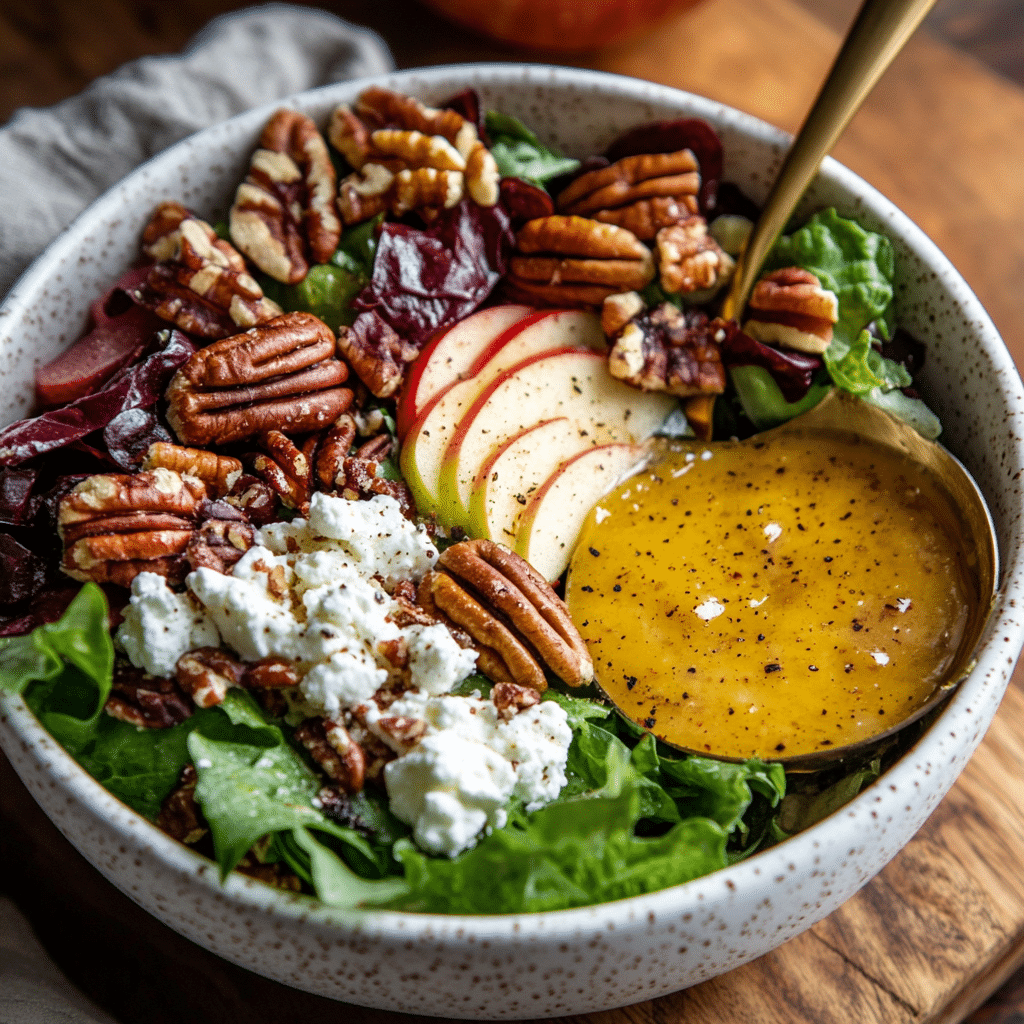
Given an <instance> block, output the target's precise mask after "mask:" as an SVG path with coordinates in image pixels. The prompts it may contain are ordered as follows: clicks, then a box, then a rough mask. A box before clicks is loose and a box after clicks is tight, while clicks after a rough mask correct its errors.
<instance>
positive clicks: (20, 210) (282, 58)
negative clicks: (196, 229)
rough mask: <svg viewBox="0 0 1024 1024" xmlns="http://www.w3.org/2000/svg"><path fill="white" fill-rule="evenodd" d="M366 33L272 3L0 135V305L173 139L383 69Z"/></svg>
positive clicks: (34, 113)
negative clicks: (71, 228)
mask: <svg viewBox="0 0 1024 1024" xmlns="http://www.w3.org/2000/svg"><path fill="white" fill-rule="evenodd" d="M393 67H394V64H393V62H392V60H391V55H390V53H389V52H388V49H387V47H386V46H385V44H384V43H383V42H382V41H381V40H380V38H379V37H377V36H376V35H374V34H373V33H372V32H370V31H368V30H366V29H362V28H357V27H356V26H354V25H350V24H348V23H347V22H344V21H341V20H340V19H339V18H336V17H335V16H334V15H332V14H328V13H326V12H325V11H315V10H309V9H305V8H298V7H291V6H288V5H285V4H270V5H268V6H266V7H259V8H255V9H252V10H248V11H244V12H242V13H240V14H229V15H226V16H224V17H222V18H218V19H217V20H216V21H213V22H211V23H210V25H208V26H207V27H206V29H204V30H203V31H202V32H200V33H199V35H197V36H196V37H195V39H193V40H192V42H191V43H190V44H189V46H188V47H187V48H186V49H185V51H184V52H183V53H182V54H180V55H175V56H171V57H145V58H142V59H141V60H136V61H133V62H132V63H130V64H126V65H125V66H124V67H122V68H119V69H118V70H117V71H115V72H114V73H113V74H110V75H108V76H106V77H105V78H101V79H99V80H98V81H96V82H94V83H93V84H92V85H91V86H90V87H89V88H88V89H86V90H85V91H84V92H82V93H80V94H79V95H77V96H73V97H72V98H71V99H68V100H64V101H63V102H62V103H58V104H57V105H56V106H53V107H49V108H47V109H43V110H34V109H24V110H20V111H18V112H17V113H16V114H15V115H14V117H13V118H12V119H11V121H10V122H9V123H8V124H7V125H6V126H5V127H4V128H0V196H3V199H4V206H3V209H4V213H3V216H2V219H0V297H2V296H4V295H6V294H7V292H8V291H9V290H10V288H11V285H13V284H14V282H15V281H16V280H17V278H18V277H19V276H20V275H21V273H22V271H23V270H24V269H25V268H26V267H27V266H28V265H29V263H31V262H32V260H33V259H34V258H35V257H36V256H37V255H38V254H39V253H40V252H41V251H42V249H43V248H44V247H45V246H46V244H47V243H48V242H49V241H50V240H51V239H52V238H54V237H55V236H56V235H58V234H59V233H60V232H61V231H63V230H64V228H66V227H67V226H68V224H70V223H71V221H72V220H74V218H75V217H76V216H77V215H78V214H79V213H80V212H81V211H82V210H83V209H84V208H85V207H86V206H87V205H88V204H89V203H91V202H92V200H94V199H95V198H97V196H99V195H101V194H102V193H103V192H105V191H106V190H107V189H108V188H109V187H110V186H111V185H113V184H114V183H115V182H116V181H119V180H120V179H121V178H123V177H124V176H125V175H126V174H127V173H128V172H129V171H131V170H132V169H133V168H135V167H137V166H138V165H139V164H141V163H142V162H143V161H145V160H148V159H149V157H151V156H153V155H154V154H155V153H159V152H160V151H161V150H163V149H166V148H167V147H168V146H169V145H171V143H174V142H177V141H178V140H179V139H183V138H184V137H185V136H186V135H191V134H192V133H193V132H195V131H198V130H199V129H200V128H205V127H206V126H207V125H210V124H214V123H216V122H218V121H223V120H224V119H225V118H228V117H231V116H232V115H233V114H237V113H240V112H241V111H243V110H248V109H250V108H251V107H255V106H259V105H260V104H261V103H270V102H272V101H273V100H278V99H281V98H283V97H285V96H288V95H291V94H292V93H295V92H301V91H302V90H303V89H310V88H312V87H313V86H317V85H327V84H328V83H330V82H340V81H343V80H345V79H349V78H359V77H361V76H363V75H376V74H381V73H383V72H387V71H390V70H392V69H393Z"/></svg>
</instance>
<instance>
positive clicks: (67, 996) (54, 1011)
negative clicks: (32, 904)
mask: <svg viewBox="0 0 1024 1024" xmlns="http://www.w3.org/2000/svg"><path fill="white" fill-rule="evenodd" d="M0 1021H3V1022H4V1024H116V1022H115V1021H114V1018H113V1017H108V1016H107V1014H105V1013H104V1012H103V1011H102V1010H101V1009H99V1008H98V1007H97V1006H96V1005H95V1004H94V1003H91V1002H90V1001H89V1000H88V999H86V998H85V996H83V995H82V994H81V993H80V992H79V991H78V990H77V989H76V988H74V986H73V985H72V984H71V983H70V982H69V981H68V980H67V978H65V977H64V975H63V974H61V973H60V971H58V970H57V968H56V967H55V966H54V965H53V964H52V963H51V962H50V959H49V957H48V956H47V955H46V951H45V950H44V949H43V947H42V946H40V945H39V942H38V940H37V939H36V937H35V936H34V935H33V934H32V930H31V928H29V924H28V921H26V920H25V918H24V917H22V915H21V914H20V913H19V912H18V909H17V908H16V907H15V906H14V904H13V903H12V902H11V901H10V900H8V899H5V898H4V897H2V896H0Z"/></svg>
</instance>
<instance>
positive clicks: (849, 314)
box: [765, 208, 896, 386]
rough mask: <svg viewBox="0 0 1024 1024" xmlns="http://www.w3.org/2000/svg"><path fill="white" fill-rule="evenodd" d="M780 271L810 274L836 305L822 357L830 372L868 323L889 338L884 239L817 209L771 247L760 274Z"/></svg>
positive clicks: (890, 273)
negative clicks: (836, 314)
mask: <svg viewBox="0 0 1024 1024" xmlns="http://www.w3.org/2000/svg"><path fill="white" fill-rule="evenodd" d="M781 267H802V268H803V269H804V270H809V271H810V272H811V273H812V274H814V275H815V276H816V277H817V278H818V280H819V281H820V282H821V286H822V287H823V288H826V289H827V290H828V291H830V292H834V293H835V296H836V298H837V299H838V300H839V322H838V323H837V324H836V325H835V329H834V331H833V337H832V344H831V345H830V346H829V348H828V350H827V351H826V353H825V363H826V365H827V366H828V369H829V372H830V373H833V369H834V367H835V366H837V365H838V364H839V363H840V362H841V361H842V359H843V358H844V357H845V356H846V355H847V353H848V352H849V349H850V347H851V346H852V345H853V343H854V341H855V340H856V338H857V337H858V335H859V334H860V333H861V331H863V330H864V329H865V328H866V327H867V326H868V324H870V323H872V322H873V323H875V324H877V326H878V329H879V330H880V332H881V333H882V336H883V337H885V338H891V337H892V332H893V330H894V329H895V323H894V321H893V301H892V300H893V281H894V279H895V276H896V257H895V254H894V253H893V248H892V243H891V242H890V241H889V239H888V238H886V237H885V236H884V235H880V234H877V233H876V232H874V231H867V230H865V229H864V228H862V227H861V226H860V225H859V224H858V223H857V222H856V221H853V220H848V219H847V218H845V217H840V216H839V214H838V213H836V211H835V210H834V209H831V208H830V209H827V210H822V211H821V212H820V213H816V214H815V215H814V216H813V217H811V219H810V220H809V221H808V222H807V223H806V224H805V225H804V226H803V227H802V228H800V229H799V230H797V231H794V232H793V234H791V235H786V236H783V237H782V238H780V239H779V240H778V241H777V242H776V243H775V246H774V247H773V248H772V251H771V252H770V253H769V254H768V258H767V260H766V262H765V269H766V270H778V269H779V268H781ZM833 379H835V375H834V373H833ZM836 383H837V384H840V386H842V384H841V383H840V381H838V380H836Z"/></svg>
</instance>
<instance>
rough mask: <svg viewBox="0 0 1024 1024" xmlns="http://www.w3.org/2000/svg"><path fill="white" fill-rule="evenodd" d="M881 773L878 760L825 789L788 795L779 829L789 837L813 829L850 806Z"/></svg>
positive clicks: (780, 817) (812, 789) (782, 809)
mask: <svg viewBox="0 0 1024 1024" xmlns="http://www.w3.org/2000/svg"><path fill="white" fill-rule="evenodd" d="M881 772H882V762H881V761H880V760H877V759H876V760H874V761H872V762H871V763H870V764H866V765H864V767H862V768H858V769H857V770H856V771H853V772H850V773H849V774H848V775H844V776H843V777H842V778H840V779H838V780H837V781H836V782H834V783H832V785H830V786H827V787H826V788H824V789H821V790H818V789H814V788H810V789H807V790H804V791H796V792H793V793H787V794H786V797H785V799H784V800H783V802H782V808H781V811H780V813H779V828H780V829H782V830H783V831H784V833H786V834H789V835H792V834H793V833H795V832H802V831H803V830H804V829H805V828H810V827H811V825H814V824H816V823H817V822H819V821H821V820H822V819H823V818H827V817H828V816H829V815H830V814H832V813H834V812H835V811H837V810H839V808H840V807H842V806H843V805H844V804H847V803H849V802H850V801H851V800H852V799H853V798H854V797H855V796H856V795H857V794H858V793H859V792H860V791H861V790H862V789H863V788H864V787H865V786H866V785H868V784H869V783H871V782H874V781H875V779H877V778H878V776H879V775H880V774H881Z"/></svg>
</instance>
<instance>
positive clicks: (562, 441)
mask: <svg viewBox="0 0 1024 1024" xmlns="http://www.w3.org/2000/svg"><path fill="white" fill-rule="evenodd" d="M596 443H597V442H596V441H595V440H594V438H593V437H591V436H590V435H589V434H588V433H586V432H585V431H584V430H583V429H581V427H580V426H579V425H578V424H577V423H574V422H573V421H572V420H569V419H566V418H565V417H564V416H563V417H560V418H559V419H554V420H544V421H543V422H541V423H537V424H536V425H534V426H532V427H527V428H526V429H524V430H521V431H520V432H519V433H518V434H516V435H515V436H514V437H511V438H509V440H508V441H507V442H506V443H505V444H503V445H502V446H501V447H500V448H498V449H497V451H495V452H494V454H493V455H491V457H490V458H489V459H487V461H486V462H485V463H484V464H483V466H481V467H480V471H479V472H478V473H477V475H476V480H474V481H473V489H472V491H471V492H470V497H469V521H468V523H467V524H466V532H467V533H468V534H469V535H470V536H471V537H486V538H488V539H489V540H497V541H501V543H503V544H507V545H509V547H511V546H512V544H513V543H515V537H516V529H517V526H518V522H519V518H520V516H521V515H522V512H523V509H524V508H525V507H526V505H527V504H528V503H529V500H530V498H532V497H533V495H534V493H535V492H536V491H537V488H538V487H540V486H541V484H543V483H544V481H545V480H547V478H548V477H549V476H550V475H551V474H552V473H553V472H554V471H555V470H556V469H557V468H558V467H559V466H560V465H561V464H562V463H563V462H565V460H566V459H569V458H571V457H572V456H573V455H577V454H578V453H579V452H581V451H584V450H585V449H587V448H592V447H593V446H594V445H595V444H596Z"/></svg>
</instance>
